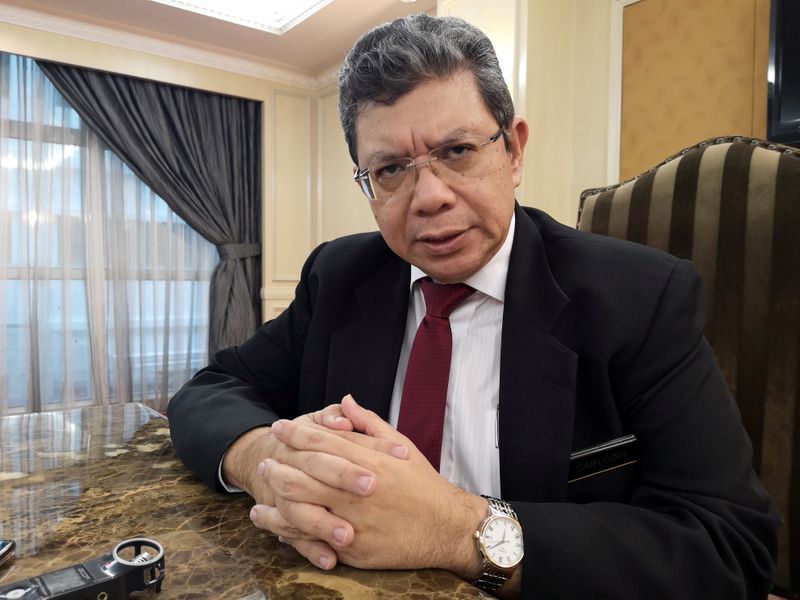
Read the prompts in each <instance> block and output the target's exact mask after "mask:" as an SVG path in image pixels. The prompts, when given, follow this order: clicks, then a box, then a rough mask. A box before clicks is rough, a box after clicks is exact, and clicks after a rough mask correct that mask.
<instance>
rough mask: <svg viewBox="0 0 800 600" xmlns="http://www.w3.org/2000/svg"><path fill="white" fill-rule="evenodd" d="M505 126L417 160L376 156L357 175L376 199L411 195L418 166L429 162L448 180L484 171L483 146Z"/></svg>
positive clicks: (445, 146) (491, 140)
mask: <svg viewBox="0 0 800 600" xmlns="http://www.w3.org/2000/svg"><path fill="white" fill-rule="evenodd" d="M504 130H505V129H504V128H503V127H501V128H500V129H498V130H497V133H495V134H494V135H492V136H491V137H489V138H482V137H467V138H463V139H460V140H457V141H453V142H449V143H447V144H444V145H442V146H439V147H438V148H434V149H433V150H431V151H430V152H428V154H427V156H426V157H425V158H423V159H421V160H417V161H415V160H414V159H412V158H392V159H389V160H376V161H373V162H372V163H370V164H369V166H367V168H366V169H356V172H355V174H354V175H353V179H354V180H355V181H357V182H358V185H359V186H361V191H362V192H364V194H365V195H366V197H367V198H369V199H370V200H372V201H374V200H378V201H380V202H389V201H391V200H398V199H407V198H408V197H410V196H411V194H412V192H413V190H414V186H415V185H416V183H417V170H418V169H419V168H420V167H424V166H425V165H430V167H431V169H432V170H433V172H434V173H435V174H436V176H437V177H439V178H440V179H442V180H444V181H450V182H453V181H457V180H458V179H459V178H464V177H474V176H476V175H480V174H481V173H482V170H483V168H484V167H485V166H486V163H487V161H486V153H481V150H482V149H483V148H485V147H486V146H488V145H489V144H493V143H494V142H496V141H497V140H499V139H500V136H501V135H502V134H503V131H504ZM482 157H483V158H482ZM434 165H437V166H434Z"/></svg>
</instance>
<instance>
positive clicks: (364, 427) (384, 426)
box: [341, 394, 403, 438]
mask: <svg viewBox="0 0 800 600" xmlns="http://www.w3.org/2000/svg"><path fill="white" fill-rule="evenodd" d="M341 410H342V413H343V414H344V416H345V417H347V418H348V419H350V422H351V423H352V424H353V429H355V430H356V431H361V432H363V433H366V434H367V435H369V436H371V437H375V438H398V437H403V436H402V435H401V434H400V433H398V432H397V430H395V429H394V428H393V427H392V426H391V425H389V423H387V422H386V421H384V420H383V419H381V418H380V417H379V416H378V415H377V414H375V413H374V412H372V411H371V410H367V409H366V408H364V407H363V406H361V405H360V404H359V403H358V402H356V401H355V398H353V396H351V395H350V394H347V396H345V397H344V398H342V403H341Z"/></svg>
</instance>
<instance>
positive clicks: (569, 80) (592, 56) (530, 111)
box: [439, 0, 618, 225]
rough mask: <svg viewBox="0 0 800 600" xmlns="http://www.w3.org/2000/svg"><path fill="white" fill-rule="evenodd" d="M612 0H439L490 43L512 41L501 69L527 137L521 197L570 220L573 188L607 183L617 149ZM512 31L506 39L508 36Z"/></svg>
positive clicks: (501, 46) (505, 45) (500, 44)
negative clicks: (510, 68)
mask: <svg viewBox="0 0 800 600" xmlns="http://www.w3.org/2000/svg"><path fill="white" fill-rule="evenodd" d="M614 6H615V1H614V0H503V1H501V2H499V3H498V2H486V1H484V0H440V2H439V13H440V14H454V15H457V16H460V17H463V18H464V19H466V20H468V21H470V22H471V23H473V24H475V25H477V26H478V27H480V28H482V29H483V30H484V31H486V32H487V34H488V35H489V37H490V38H491V39H492V42H493V43H494V44H495V46H496V48H497V49H498V51H500V50H501V49H507V48H511V47H513V48H514V51H515V54H516V56H515V59H514V60H508V59H506V60H505V62H506V64H512V65H514V68H515V69H516V71H515V72H512V73H511V74H510V75H509V74H508V73H507V74H506V79H507V80H508V81H509V84H510V86H511V89H512V91H513V92H514V100H515V105H516V108H517V114H518V115H520V116H523V117H525V118H526V119H527V121H528V123H529V125H530V128H531V137H530V139H529V140H528V148H527V152H526V158H525V175H524V181H523V185H522V186H521V187H520V189H519V190H518V195H517V197H518V198H519V200H520V202H521V203H522V204H525V205H529V206H535V207H537V208H541V209H542V210H544V211H546V212H548V213H549V214H550V215H551V216H553V217H555V218H556V219H558V220H559V221H561V222H563V223H566V224H569V225H574V224H575V221H576V218H577V212H578V200H579V197H580V192H581V191H582V190H584V189H586V188H590V187H598V186H602V185H606V184H608V183H612V180H611V179H610V175H609V172H613V173H616V168H615V165H616V160H617V156H616V155H615V154H614V145H613V143H611V142H612V139H611V138H612V137H613V135H614V132H613V131H612V129H611V128H613V126H614V124H615V123H616V121H615V120H614V119H613V118H611V119H610V118H609V115H610V114H611V113H612V112H613V110H612V109H613V106H611V105H610V98H611V97H612V95H613V94H612V90H613V86H614V85H618V81H616V82H615V81H614V80H613V76H612V75H613V73H612V71H613V69H612V62H613V61H612V59H613V52H612V48H611V45H612V40H611V35H612V32H611V24H612V8H613V7H614ZM511 36H513V40H512V41H509V38H510V37H511Z"/></svg>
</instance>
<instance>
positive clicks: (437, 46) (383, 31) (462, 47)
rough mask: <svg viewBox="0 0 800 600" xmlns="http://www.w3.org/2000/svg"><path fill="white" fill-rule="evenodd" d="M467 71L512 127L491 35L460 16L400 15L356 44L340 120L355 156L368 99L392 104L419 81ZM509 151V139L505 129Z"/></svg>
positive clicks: (347, 65) (343, 80)
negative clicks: (358, 128) (360, 119)
mask: <svg viewBox="0 0 800 600" xmlns="http://www.w3.org/2000/svg"><path fill="white" fill-rule="evenodd" d="M464 69H468V70H470V71H471V72H472V74H473V75H474V76H475V80H476V81H477V83H478V88H479V89H480V92H481V96H482V97H483V101H484V102H485V103H486V107H487V108H488V109H489V111H490V112H491V113H492V114H493V115H494V117H495V119H496V120H497V124H498V125H500V126H501V127H503V128H508V127H509V125H510V124H511V121H512V120H513V119H514V103H513V101H512V100H511V94H510V93H509V91H508V86H507V85H506V82H505V80H504V79H503V73H502V71H501V70H500V63H499V62H498V61H497V55H496V54H495V52H494V47H493V46H492V42H491V41H489V38H488V37H486V34H484V33H483V32H482V31H481V30H480V29H478V28H477V27H475V26H474V25H470V24H469V23H467V22H466V21H464V20H463V19H459V18H457V17H432V16H430V15H427V14H424V13H422V14H418V15H412V16H409V17H402V18H400V19H395V20H394V21H392V22H390V23H386V24H384V25H380V26H379V27H376V28H375V29H373V30H371V31H368V32H367V33H365V34H364V35H363V36H361V38H360V39H359V40H358V41H357V42H356V43H355V45H354V46H353V48H352V49H351V50H350V52H349V53H348V55H347V58H346V59H345V61H344V65H343V66H342V71H341V73H340V74H339V118H340V119H341V121H342V128H343V129H344V137H345V140H346V141H347V147H348V148H349V150H350V156H351V157H352V159H353V162H354V163H355V164H358V159H357V153H356V117H357V116H358V111H359V109H360V108H361V105H362V103H363V102H365V101H370V100H371V101H374V102H379V103H381V104H393V103H394V102H396V101H397V100H398V99H399V98H400V97H401V96H404V95H405V94H407V93H408V92H410V91H411V90H413V89H414V88H415V87H416V86H417V85H418V84H420V83H422V82H423V81H427V80H430V79H444V78H447V77H449V76H451V75H454V74H455V73H457V72H459V71H461V70H464ZM503 138H504V140H505V142H506V148H507V149H508V147H509V144H508V137H507V135H506V133H505V131H504V132H503Z"/></svg>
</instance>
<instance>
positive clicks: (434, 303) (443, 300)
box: [419, 277, 475, 319]
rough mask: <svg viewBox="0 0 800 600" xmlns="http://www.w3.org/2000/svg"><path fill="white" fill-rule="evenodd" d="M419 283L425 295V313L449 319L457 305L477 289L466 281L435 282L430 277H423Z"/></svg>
mask: <svg viewBox="0 0 800 600" xmlns="http://www.w3.org/2000/svg"><path fill="white" fill-rule="evenodd" d="M419 284H420V286H422V295H423V296H425V314H426V315H427V316H429V317H439V318H440V319H449V318H450V313H451V312H453V310H455V308H456V306H458V305H459V304H461V303H462V302H463V301H464V300H466V299H467V297H468V296H469V295H470V294H472V292H474V291H475V290H473V289H472V288H471V287H469V286H468V285H467V284H466V283H454V284H452V285H449V284H444V283H434V282H433V281H431V278H430V277H424V278H422V279H421V280H420V282H419Z"/></svg>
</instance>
